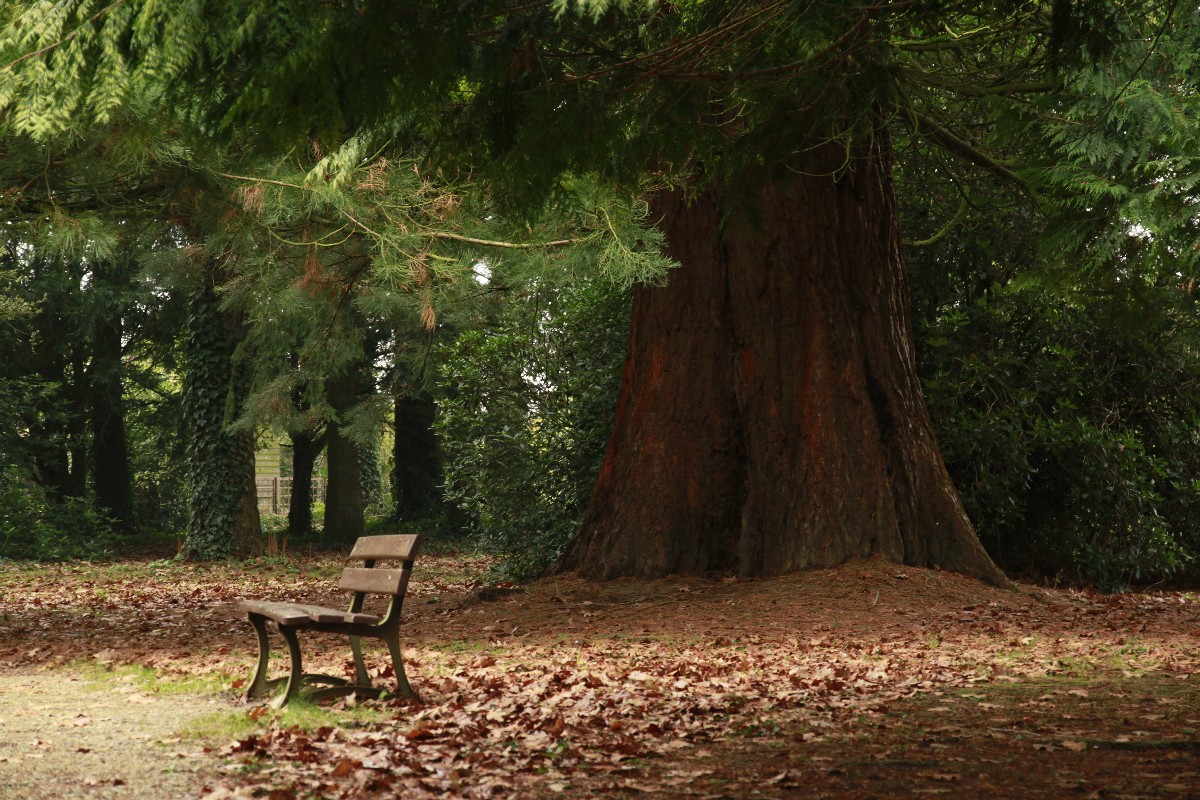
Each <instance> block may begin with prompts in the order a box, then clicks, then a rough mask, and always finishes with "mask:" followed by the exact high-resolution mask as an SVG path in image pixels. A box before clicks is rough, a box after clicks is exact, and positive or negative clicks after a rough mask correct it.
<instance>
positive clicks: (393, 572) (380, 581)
mask: <svg viewBox="0 0 1200 800" xmlns="http://www.w3.org/2000/svg"><path fill="white" fill-rule="evenodd" d="M406 577H407V570H403V569H378V568H374V569H366V568H364V567H346V569H344V570H342V580H341V582H340V583H339V584H338V586H339V587H340V588H342V589H343V590H345V591H347V592H367V593H369V594H391V595H396V594H400V593H401V592H402V591H404V584H405V583H406V581H405V578H406Z"/></svg>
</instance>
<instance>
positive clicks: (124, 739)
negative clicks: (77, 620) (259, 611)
mask: <svg viewBox="0 0 1200 800" xmlns="http://www.w3.org/2000/svg"><path fill="white" fill-rule="evenodd" d="M222 710H225V704H224V702H223V701H220V700H217V699H212V698H206V697H197V696H193V695H185V694H169V695H159V694H153V693H146V692H143V691H140V690H139V689H138V687H137V686H136V685H133V684H132V682H129V683H125V682H122V681H120V680H119V679H117V680H114V681H112V682H111V683H107V682H106V683H104V684H96V683H94V682H91V681H89V680H87V679H85V678H82V677H80V676H79V675H78V674H77V673H71V672H65V671H61V670H56V671H53V672H30V673H25V674H16V675H13V674H9V675H0V798H4V799H5V800H9V799H11V800H49V799H50V798H53V799H54V800H68V799H69V798H96V799H103V800H107V799H108V798H114V799H115V798H120V799H121V800H141V799H142V798H147V800H149V798H155V799H157V798H192V797H197V796H198V795H199V792H200V788H201V787H202V786H203V785H204V784H205V782H206V778H207V776H208V775H209V774H211V770H212V769H213V768H214V767H215V766H216V764H217V761H216V760H215V759H213V758H211V757H207V756H204V755H203V753H202V752H201V747H202V745H201V744H198V743H197V742H195V741H186V740H183V741H181V740H180V738H179V731H180V730H181V729H182V728H183V727H184V726H185V725H186V724H187V723H188V722H189V721H191V720H193V719H195V718H196V717H199V716H202V715H204V714H211V713H213V712H219V711H222Z"/></svg>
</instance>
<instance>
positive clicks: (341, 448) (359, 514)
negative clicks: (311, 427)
mask: <svg viewBox="0 0 1200 800" xmlns="http://www.w3.org/2000/svg"><path fill="white" fill-rule="evenodd" d="M357 388H358V382H357V380H356V375H355V371H354V370H353V369H352V370H350V371H349V372H347V373H346V374H344V375H340V376H338V377H337V378H331V379H330V380H328V381H326V383H325V391H326V394H327V396H328V399H329V404H330V405H331V406H332V407H333V410H334V412H335V413H337V415H338V416H339V418H340V417H342V416H343V415H344V414H345V412H346V411H348V410H349V409H351V408H352V407H353V406H354V403H355V400H356V399H357ZM326 430H327V432H326V442H327V445H328V448H329V449H328V451H327V453H326V465H327V466H328V468H329V484H328V486H327V487H326V489H325V538H326V539H327V540H329V541H332V542H338V543H341V544H346V545H349V544H353V543H354V540H355V539H357V538H358V537H359V536H362V535H363V531H364V530H366V518H365V516H364V513H363V491H362V469H361V464H360V463H359V459H358V447H357V445H355V443H354V442H353V441H351V440H350V439H349V438H347V437H346V435H345V433H344V431H343V430H342V425H341V423H340V420H339V421H337V422H330V423H329V427H328V428H327V429H326Z"/></svg>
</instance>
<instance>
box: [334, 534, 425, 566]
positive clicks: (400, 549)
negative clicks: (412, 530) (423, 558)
mask: <svg viewBox="0 0 1200 800" xmlns="http://www.w3.org/2000/svg"><path fill="white" fill-rule="evenodd" d="M419 540H420V537H419V536H418V535H417V534H395V535H390V536H360V537H359V539H358V541H356V542H355V543H354V549H353V550H351V551H350V557H351V558H359V559H362V560H364V561H366V560H368V559H369V560H372V561H376V560H380V559H389V558H392V559H398V560H400V561H411V560H412V559H413V558H414V557H415V556H416V555H417V544H418V542H419Z"/></svg>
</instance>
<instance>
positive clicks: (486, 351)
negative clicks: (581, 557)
mask: <svg viewBox="0 0 1200 800" xmlns="http://www.w3.org/2000/svg"><path fill="white" fill-rule="evenodd" d="M628 330H629V293H628V290H625V289H621V288H617V287H614V286H611V285H608V284H605V283H601V282H591V283H580V284H577V285H573V286H570V287H555V288H550V287H534V288H533V289H532V290H531V291H528V292H526V293H523V294H521V295H519V296H517V297H514V298H512V300H511V301H510V302H509V303H507V304H506V306H505V308H504V309H503V310H502V311H501V313H500V318H499V320H498V321H497V323H496V324H495V325H493V326H490V327H489V328H488V329H487V330H469V331H466V332H464V333H462V334H461V335H460V336H459V337H458V338H457V340H456V341H455V342H454V343H453V344H451V345H449V346H447V347H445V348H444V349H443V351H442V352H441V354H440V359H439V360H440V362H441V363H442V364H443V366H442V368H441V382H442V384H443V394H444V397H443V399H441V400H440V401H439V404H438V407H439V418H438V421H437V423H436V427H437V431H438V434H439V436H440V439H441V445H442V451H443V453H444V455H445V457H446V462H447V463H446V483H447V499H448V500H449V501H450V502H452V503H455V504H457V505H458V506H459V507H461V508H462V510H463V511H464V512H466V513H467V514H468V515H470V516H472V517H474V518H475V519H477V520H478V522H477V535H478V536H479V537H480V539H481V541H482V543H483V544H484V545H485V546H487V547H488V548H489V549H492V550H494V551H495V552H498V553H499V554H500V555H502V556H503V558H504V567H503V571H504V576H505V577H509V578H513V579H525V578H529V577H533V576H536V575H538V574H540V573H541V572H543V571H544V570H545V569H546V568H547V567H548V566H549V565H550V564H551V563H553V562H554V560H555V559H557V558H558V556H559V555H560V554H561V553H562V550H563V547H564V546H565V545H566V542H567V540H568V539H569V538H570V536H571V534H572V533H573V532H574V531H575V528H576V527H577V526H578V524H579V520H580V518H581V517H582V514H583V510H584V507H585V505H586V503H587V500H588V497H589V495H590V493H591V489H592V484H593V483H594V481H595V477H596V473H597V471H598V470H599V468H600V462H601V460H602V459H603V455H604V447H605V444H606V443H607V441H608V436H609V431H610V428H611V425H612V417H613V413H614V410H615V402H616V396H617V390H618V388H619V385H620V372H621V365H622V363H623V359H624V355H625V347H626V342H627V336H628Z"/></svg>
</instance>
